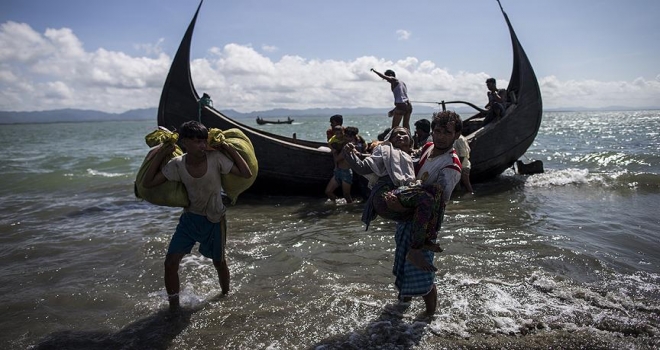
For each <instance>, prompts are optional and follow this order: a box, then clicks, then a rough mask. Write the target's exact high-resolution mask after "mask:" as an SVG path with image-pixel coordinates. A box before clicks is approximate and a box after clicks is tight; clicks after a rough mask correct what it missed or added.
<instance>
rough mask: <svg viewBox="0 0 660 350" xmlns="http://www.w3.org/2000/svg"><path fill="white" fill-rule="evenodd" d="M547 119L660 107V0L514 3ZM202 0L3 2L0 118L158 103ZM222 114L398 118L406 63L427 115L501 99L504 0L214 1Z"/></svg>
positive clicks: (214, 90)
mask: <svg viewBox="0 0 660 350" xmlns="http://www.w3.org/2000/svg"><path fill="white" fill-rule="evenodd" d="M501 2H502V6H503V7H504V9H505V11H506V12H507V14H508V15H509V18H510V20H511V22H512V24H513V27H514V29H515V31H516V33H517V35H518V38H519V40H520V41H521V43H522V45H523V47H524V49H525V52H526V53H527V56H528V57H529V59H530V61H531V62H532V66H533V67H534V70H535V72H536V76H537V78H538V80H539V83H540V86H541V94H542V97H543V105H544V108H545V109H553V108H607V107H612V106H617V107H618V106H621V107H629V108H649V107H656V108H657V107H660V21H658V15H659V14H660V1H658V0H629V1H621V0H598V1H596V0H580V1H575V0H501ZM198 4H199V2H198V0H139V1H135V0H113V1H107V0H2V1H0V110H1V111H40V110H53V109H62V108H76V109H91V110H100V111H105V112H112V113H121V112H124V111H127V110H131V109H137V108H153V107H157V106H158V102H159V99H160V93H161V90H162V86H163V83H164V81H165V78H166V76H167V72H168V70H169V66H170V64H171V61H172V58H173V57H174V54H175V52H176V50H177V48H178V45H179V43H180V41H181V38H182V36H183V34H184V32H185V30H186V28H187V26H188V23H189V22H190V20H191V18H192V16H193V14H194V12H195V10H196V8H197V5H198ZM191 60H192V63H191V71H192V76H193V82H194V85H195V87H196V89H197V91H198V93H199V94H200V95H201V94H202V93H203V92H206V93H208V94H209V95H211V97H212V99H213V101H214V106H215V107H216V108H217V109H219V110H223V109H234V110H237V111H240V112H243V113H249V112H252V111H262V110H268V109H274V108H290V109H307V108H351V107H373V108H383V109H384V110H388V109H389V108H390V107H391V105H392V103H393V98H392V93H391V91H390V89H389V84H387V83H386V82H385V81H383V80H381V79H380V78H378V77H377V76H376V75H375V74H374V73H371V72H370V68H374V69H376V70H379V71H381V72H383V71H385V70H387V69H392V70H394V71H395V72H396V73H397V77H398V78H400V79H401V80H402V81H404V82H406V85H407V87H408V94H409V97H410V99H411V101H413V105H415V104H416V103H420V104H421V103H422V102H438V101H442V100H457V99H458V100H466V101H471V102H473V103H475V104H477V105H484V104H486V102H487V100H486V86H485V80H486V79H487V78H488V77H494V78H496V79H497V82H498V87H499V88H506V85H507V84H508V79H509V77H510V75H511V68H512V50H511V41H510V38H509V34H508V31H507V28H506V23H505V21H504V18H503V16H502V14H501V13H500V10H499V6H498V4H497V1H496V0H408V1H400V0H397V1H393V0H382V1H371V0H362V1H360V0H334V1H318V0H260V1H257V0H241V1H229V0H205V1H204V3H203V5H202V9H201V12H200V15H199V18H198V20H197V26H196V29H195V34H194V36H193V43H192V52H191Z"/></svg>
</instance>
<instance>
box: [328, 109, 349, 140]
mask: <svg viewBox="0 0 660 350" xmlns="http://www.w3.org/2000/svg"><path fill="white" fill-rule="evenodd" d="M343 124H344V117H343V116H342V115H341V114H335V115H333V116H332V117H330V128H328V130H326V131H325V136H326V137H327V140H328V141H330V139H331V138H332V137H333V136H334V135H335V131H334V128H335V126H337V125H339V126H342V125H343Z"/></svg>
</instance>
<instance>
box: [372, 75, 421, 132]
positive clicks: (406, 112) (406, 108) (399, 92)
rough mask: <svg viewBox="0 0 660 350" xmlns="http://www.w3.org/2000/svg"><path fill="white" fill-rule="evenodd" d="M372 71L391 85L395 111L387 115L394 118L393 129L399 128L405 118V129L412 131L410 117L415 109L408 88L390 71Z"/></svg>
mask: <svg viewBox="0 0 660 350" xmlns="http://www.w3.org/2000/svg"><path fill="white" fill-rule="evenodd" d="M371 71H372V72H374V73H376V75H378V76H379V77H380V78H381V79H384V80H386V81H387V82H388V83H390V87H391V89H392V93H393V94H394V109H392V110H391V111H389V113H388V114H387V115H388V116H389V117H392V127H393V128H394V127H396V126H399V123H401V119H402V118H403V127H404V128H406V129H408V130H410V115H411V114H412V111H413V107H412V104H411V103H410V100H409V99H408V87H407V86H406V83H404V82H403V81H402V80H399V79H397V78H396V73H394V71H393V70H391V69H388V70H386V71H385V73H381V72H378V71H376V70H375V69H373V68H371Z"/></svg>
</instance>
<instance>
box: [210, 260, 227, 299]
mask: <svg viewBox="0 0 660 350" xmlns="http://www.w3.org/2000/svg"><path fill="white" fill-rule="evenodd" d="M213 266H215V270H216V271H218V280H219V281H220V289H222V294H223V295H227V294H229V267H227V260H225V259H222V261H215V260H213Z"/></svg>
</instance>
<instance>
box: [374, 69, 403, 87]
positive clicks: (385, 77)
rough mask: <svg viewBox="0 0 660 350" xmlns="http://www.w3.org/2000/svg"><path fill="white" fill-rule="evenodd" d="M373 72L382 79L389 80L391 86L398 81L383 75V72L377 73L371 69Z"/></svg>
mask: <svg viewBox="0 0 660 350" xmlns="http://www.w3.org/2000/svg"><path fill="white" fill-rule="evenodd" d="M371 71H372V72H374V73H376V75H378V76H379V77H380V78H381V79H385V80H387V82H388V83H390V84H392V82H394V81H397V80H396V78H393V77H388V76H387V75H385V74H383V73H381V72H379V71H377V70H375V69H373V68H371Z"/></svg>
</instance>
